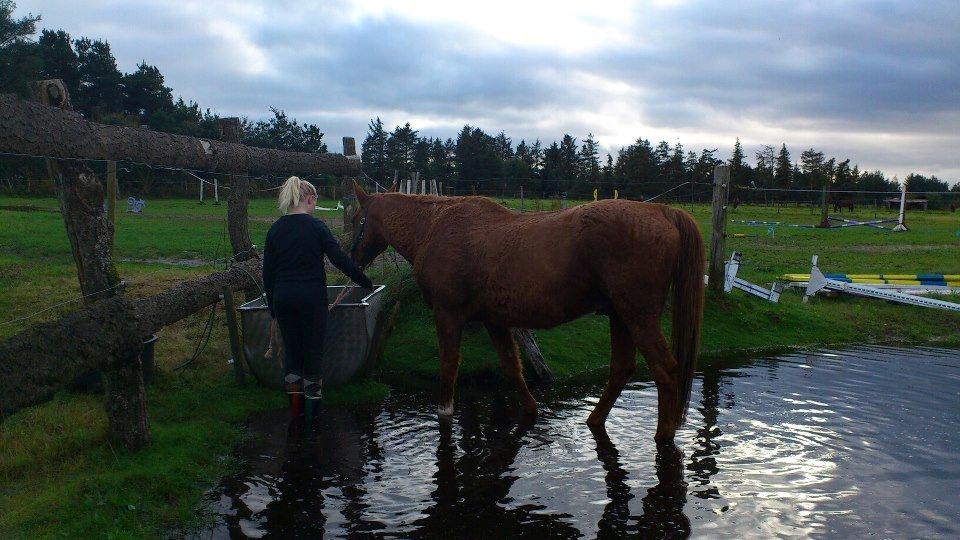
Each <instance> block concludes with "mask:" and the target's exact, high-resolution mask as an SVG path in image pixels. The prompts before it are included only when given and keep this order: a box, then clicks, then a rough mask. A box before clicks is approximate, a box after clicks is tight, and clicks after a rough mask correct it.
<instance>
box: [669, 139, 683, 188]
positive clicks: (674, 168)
mask: <svg viewBox="0 0 960 540" xmlns="http://www.w3.org/2000/svg"><path fill="white" fill-rule="evenodd" d="M686 176H687V174H686V168H685V167H684V165H683V145H682V144H680V141H677V144H676V146H674V147H673V156H672V157H671V158H670V184H671V186H678V185H680V184H682V183H683V182H685V181H686V180H684V179H685V178H686ZM664 187H665V186H664Z"/></svg>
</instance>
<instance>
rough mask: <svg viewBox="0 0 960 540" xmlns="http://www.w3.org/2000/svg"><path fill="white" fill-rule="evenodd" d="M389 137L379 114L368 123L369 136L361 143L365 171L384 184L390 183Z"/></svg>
mask: <svg viewBox="0 0 960 540" xmlns="http://www.w3.org/2000/svg"><path fill="white" fill-rule="evenodd" d="M387 137H388V135H387V131H386V130H385V129H383V122H382V121H381V120H380V117H379V116H378V117H377V118H376V119H374V120H371V121H370V124H368V125H367V136H366V138H365V139H363V144H362V145H360V151H361V152H362V154H363V171H364V172H365V173H367V175H368V176H370V178H373V179H374V181H376V182H378V183H379V184H380V185H383V186H386V185H388V183H387V182H388V180H387ZM391 181H392V176H391Z"/></svg>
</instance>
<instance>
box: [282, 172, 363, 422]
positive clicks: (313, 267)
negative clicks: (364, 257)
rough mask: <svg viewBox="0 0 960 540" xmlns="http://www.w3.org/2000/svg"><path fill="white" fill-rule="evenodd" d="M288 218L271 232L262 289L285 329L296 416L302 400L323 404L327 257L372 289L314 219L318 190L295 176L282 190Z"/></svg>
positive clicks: (286, 380) (287, 379)
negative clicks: (321, 399) (321, 390)
mask: <svg viewBox="0 0 960 540" xmlns="http://www.w3.org/2000/svg"><path fill="white" fill-rule="evenodd" d="M277 202H278V204H277V206H278V208H280V211H281V212H283V214H284V215H283V216H282V217H280V219H278V220H277V221H276V222H275V223H274V224H273V225H272V226H271V227H270V230H269V231H268V232H267V241H266V246H265V247H264V257H263V283H264V288H265V290H266V293H267V305H268V306H269V307H270V315H271V316H272V317H273V318H274V319H275V320H276V322H277V324H278V326H279V327H280V336H281V337H282V338H283V345H284V351H285V366H284V369H285V371H286V377H285V378H284V387H285V389H286V391H287V393H288V394H290V405H291V412H293V413H294V414H299V412H300V410H301V409H300V399H301V398H302V397H303V396H304V395H306V398H307V399H308V400H310V399H319V398H320V385H321V383H322V381H321V380H320V374H321V372H320V363H321V360H322V358H323V335H324V328H325V326H326V320H327V275H326V272H325V271H324V264H323V257H324V255H326V256H327V258H329V259H330V262H331V263H333V265H334V266H336V267H337V268H338V269H339V270H340V271H341V272H343V273H344V274H346V275H347V276H349V277H350V279H352V280H353V281H354V282H355V283H356V284H358V285H360V286H361V287H364V288H366V289H370V288H372V287H373V284H372V283H371V282H370V279H369V278H368V277H367V276H365V275H364V274H363V271H362V270H361V269H360V268H358V267H357V265H355V264H354V263H353V261H351V260H350V258H349V257H348V256H347V255H346V254H345V253H344V252H343V251H342V250H341V249H340V245H339V244H338V243H337V241H336V239H334V237H333V234H331V233H330V229H328V228H327V226H326V225H325V224H324V223H323V222H322V221H320V220H319V219H316V218H314V217H313V216H311V215H310V214H311V213H312V212H313V210H314V209H315V208H316V204H317V189H316V188H315V187H313V184H311V183H310V182H306V181H304V180H301V179H299V178H297V177H296V176H291V177H290V178H288V179H287V181H286V182H285V183H284V184H283V186H282V187H281V189H280V195H279V197H278V200H277Z"/></svg>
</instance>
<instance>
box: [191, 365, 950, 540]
mask: <svg viewBox="0 0 960 540" xmlns="http://www.w3.org/2000/svg"><path fill="white" fill-rule="evenodd" d="M600 390H601V388H600V386H598V385H597V386H583V387H578V388H574V389H554V390H552V391H550V392H549V393H548V394H547V395H545V396H543V397H542V404H541V411H540V415H539V416H538V418H537V419H536V420H535V421H534V422H532V423H531V422H524V421H523V420H522V419H521V417H520V416H519V413H518V411H517V410H516V409H515V407H514V406H513V404H512V403H511V401H510V400H507V399H504V398H497V397H495V396H490V395H487V396H484V395H476V394H470V393H466V394H463V395H461V396H460V400H459V402H458V403H457V407H456V412H455V417H454V420H453V422H452V423H450V424H446V423H439V422H438V421H437V419H436V417H435V413H434V410H435V407H434V405H433V403H432V402H431V401H430V400H429V399H428V397H429V396H419V395H395V396H393V397H391V398H390V399H389V401H388V402H387V403H386V404H385V405H384V406H383V407H382V408H381V409H379V410H376V411H370V412H367V413H357V412H352V413H346V412H342V411H340V412H338V411H326V412H325V413H324V414H323V415H322V419H321V422H320V424H321V425H320V428H319V435H316V436H309V434H304V435H302V436H299V437H298V436H297V433H292V434H291V433H289V432H288V426H287V425H286V423H285V422H284V419H285V417H284V413H283V411H278V412H277V413H276V414H274V415H264V416H263V417H259V418H256V419H254V420H253V426H252V427H253V429H254V430H255V431H256V432H258V433H259V434H260V435H261V436H260V437H259V439H258V440H257V441H256V442H254V443H253V444H251V445H249V446H248V447H247V448H246V449H245V450H244V453H245V457H246V458H247V459H248V460H249V461H248V464H247V465H246V467H245V469H244V471H243V472H242V473H240V474H238V475H236V476H234V477H231V478H228V479H226V480H225V481H224V482H223V483H222V484H221V485H220V486H219V487H218V488H217V489H216V490H215V491H214V492H212V493H211V494H210V511H211V512H212V513H213V518H212V520H213V521H214V522H215V524H214V525H213V526H212V528H210V529H208V530H207V531H205V532H204V534H203V536H204V537H210V536H213V537H228V536H234V537H242V536H249V537H263V536H266V537H288V536H292V535H297V536H317V535H320V534H326V535H327V536H329V537H358V536H359V537H363V536H383V537H438V536H443V537H496V538H513V537H524V536H526V537H538V538H539V537H545V536H550V537H571V538H572V537H598V536H599V537H613V536H624V535H637V534H639V535H644V536H684V535H687V534H692V535H693V536H697V537H701V536H702V537H716V536H723V537H762V538H771V537H831V538H836V537H864V536H875V537H880V538H884V537H957V536H958V535H960V434H958V429H960V352H957V351H948V350H938V349H911V350H904V349H891V348H874V347H870V348H856V349H851V350H845V351H824V352H819V353H814V354H795V355H790V356H784V357H780V358H770V359H761V360H755V361H749V362H741V363H739V364H727V365H713V366H706V367H705V368H704V369H703V372H702V373H701V374H700V375H699V376H698V378H697V381H696V382H695V387H694V391H693V398H692V402H691V410H690V414H689V418H688V422H687V425H686V426H685V427H684V428H683V430H682V431H681V432H680V433H679V434H678V437H677V448H666V447H664V448H659V449H658V448H657V447H656V445H655V444H654V442H653V438H652V433H653V430H654V426H655V410H654V406H655V402H656V394H655V391H654V388H653V386H652V384H651V383H649V382H636V383H633V384H631V385H630V386H629V387H628V389H627V390H626V391H625V392H624V395H623V397H621V399H620V401H619V402H618V404H617V407H616V408H615V409H614V411H613V413H612V415H611V418H610V420H609V422H608V424H607V430H606V434H599V433H592V432H591V431H590V430H589V429H588V428H587V427H586V425H585V424H584V422H583V420H584V419H585V417H586V416H587V414H588V412H589V410H590V409H591V407H592V403H593V402H595V400H596V398H597V396H598V395H599V393H600ZM497 394H498V395H499V394H502V392H500V391H498V392H497Z"/></svg>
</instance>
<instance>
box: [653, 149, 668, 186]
mask: <svg viewBox="0 0 960 540" xmlns="http://www.w3.org/2000/svg"><path fill="white" fill-rule="evenodd" d="M653 156H654V158H655V159H656V162H657V182H659V183H660V187H663V188H664V189H666V186H667V184H669V183H670V144H669V143H668V142H667V141H660V142H659V143H657V149H656V150H654V151H653Z"/></svg>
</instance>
